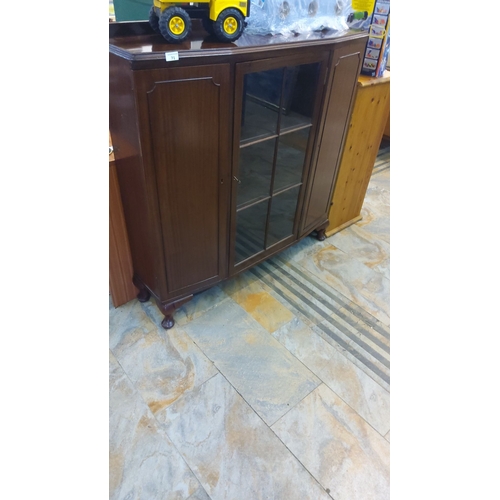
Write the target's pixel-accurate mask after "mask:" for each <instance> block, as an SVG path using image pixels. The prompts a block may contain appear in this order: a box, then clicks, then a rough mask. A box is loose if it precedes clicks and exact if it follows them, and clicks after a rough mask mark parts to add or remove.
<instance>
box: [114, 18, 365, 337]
mask: <svg viewBox="0 0 500 500" xmlns="http://www.w3.org/2000/svg"><path fill="white" fill-rule="evenodd" d="M366 40H367V35H366V34H365V33H348V34H345V35H343V36H334V35H333V34H331V35H329V34H328V33H315V34H307V35H302V36H297V37H294V38H292V39H290V38H288V39H286V38H282V37H276V36H274V37H259V36H251V35H246V34H244V35H243V36H242V37H241V38H240V39H239V40H238V41H237V42H236V43H234V44H222V43H218V42H216V41H215V39H213V38H211V37H210V36H209V35H208V34H206V33H205V32H204V31H203V30H202V29H201V28H200V27H198V29H197V27H196V26H194V29H193V34H192V36H191V39H190V40H188V41H186V42H184V43H183V44H180V45H171V44H167V43H166V42H165V40H164V39H163V38H162V37H161V35H157V34H155V33H154V32H153V31H152V30H151V28H150V27H149V25H148V23H146V22H135V23H112V24H110V64H109V71H110V73H109V83H110V93H109V105H110V115H109V129H110V133H111V138H112V141H113V146H114V154H115V162H116V170H117V174H118V181H119V184H120V192H121V197H122V203H123V210H124V214H125V220H126V224H127V231H128V235H129V242H130V250H131V254H132V263H133V272H134V277H133V281H134V284H135V286H136V287H137V288H138V290H139V295H138V299H139V300H141V301H146V300H149V298H150V297H151V296H152V297H154V299H155V300H156V302H157V304H158V307H159V308H160V309H161V311H162V313H163V314H164V316H165V319H164V320H163V322H162V326H163V327H164V328H171V327H172V326H173V325H174V319H173V313H174V311H175V309H176V308H178V307H179V306H180V305H182V304H183V303H185V302H186V301H188V300H190V299H191V298H192V297H193V294H195V293H198V292H201V291H203V290H205V289H208V288H210V287H211V286H214V285H215V284H217V283H219V282H221V281H223V280H225V279H228V278H231V277H233V276H235V275H236V274H238V273H241V272H242V271H244V270H246V269H248V268H250V267H251V266H254V265H256V264H258V263H259V262H261V261H263V260H264V259H267V258H268V257H270V256H272V255H274V254H276V253H277V252H279V251H281V250H283V249H285V248H287V247H289V246H290V245H293V244H294V243H296V242H297V241H298V240H300V239H302V238H304V237H306V236H307V235H309V234H312V233H315V234H316V236H317V237H318V238H319V239H324V238H325V229H326V227H327V226H328V213H329V211H330V205H331V197H332V192H333V187H334V182H335V178H336V173H337V169H338V163H339V157H340V154H341V152H342V147H343V143H344V137H345V135H346V130H347V127H348V123H349V119H350V114H351V108H352V103H353V100H354V96H355V92H356V84H357V79H358V75H359V72H360V68H361V64H362V55H363V53H364V49H365V45H366Z"/></svg>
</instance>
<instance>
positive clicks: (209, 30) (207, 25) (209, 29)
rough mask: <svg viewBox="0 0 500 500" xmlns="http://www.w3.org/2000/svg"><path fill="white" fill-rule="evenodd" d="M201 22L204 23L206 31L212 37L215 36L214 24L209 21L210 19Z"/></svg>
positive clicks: (206, 18) (205, 18)
mask: <svg viewBox="0 0 500 500" xmlns="http://www.w3.org/2000/svg"><path fill="white" fill-rule="evenodd" d="M201 22H202V23H203V28H205V31H206V32H207V33H209V34H210V35H213V34H214V22H213V21H212V20H211V19H209V18H208V17H204V18H203V19H202V20H201Z"/></svg>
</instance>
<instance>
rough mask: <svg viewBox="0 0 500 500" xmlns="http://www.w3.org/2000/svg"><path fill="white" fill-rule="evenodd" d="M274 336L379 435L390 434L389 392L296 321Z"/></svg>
mask: <svg viewBox="0 0 500 500" xmlns="http://www.w3.org/2000/svg"><path fill="white" fill-rule="evenodd" d="M273 336H274V337H275V338H276V339H278V340H279V341H280V342H281V343H282V344H283V345H284V346H285V347H286V348H287V349H288V350H289V351H290V352H291V353H292V354H293V355H294V356H295V357H297V358H298V359H299V360H300V361H302V363H304V365H306V366H307V367H308V368H309V369H310V370H311V371H312V372H313V373H314V374H315V375H317V376H318V377H319V378H320V379H321V380H322V381H323V382H324V383H325V384H326V385H327V386H328V387H329V388H330V389H332V391H334V392H335V393H336V394H337V395H338V396H340V397H341V398H342V399H343V400H344V401H345V402H346V403H347V404H348V405H349V406H351V408H353V409H354V410H355V411H356V412H357V413H358V414H359V415H361V416H362V417H363V418H364V419H365V420H366V421H367V422H368V423H369V424H370V425H371V426H372V427H373V428H374V429H375V430H377V431H378V432H379V433H380V434H381V435H382V436H384V435H385V434H386V433H387V432H388V431H389V426H390V415H389V399H390V396H389V393H388V392H387V391H386V390H385V389H383V388H382V387H381V386H380V385H379V384H377V383H376V382H375V381H374V380H373V379H372V378H370V377H369V376H368V375H367V374H366V373H365V372H363V371H362V370H361V369H360V368H358V367H357V366H356V365H355V364H354V363H352V362H351V361H350V360H348V359H347V358H346V357H345V356H344V355H343V354H341V353H340V352H339V351H338V350H337V349H335V348H334V347H332V346H331V345H330V344H329V343H327V342H326V341H325V340H324V339H323V338H321V337H320V336H319V335H318V334H316V333H315V332H313V331H312V330H311V329H310V328H309V327H308V326H306V325H305V324H304V323H302V322H301V321H300V320H298V319H294V320H292V321H291V322H290V323H288V324H287V325H285V326H283V327H282V328H280V329H279V330H277V331H276V332H274V334H273Z"/></svg>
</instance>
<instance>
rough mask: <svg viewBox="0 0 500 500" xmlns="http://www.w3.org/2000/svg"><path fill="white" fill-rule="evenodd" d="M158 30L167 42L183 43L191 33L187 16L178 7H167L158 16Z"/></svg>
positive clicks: (189, 20)
mask: <svg viewBox="0 0 500 500" xmlns="http://www.w3.org/2000/svg"><path fill="white" fill-rule="evenodd" d="M159 29H160V33H161V34H162V36H163V38H165V40H167V41H168V42H172V43H180V42H183V41H184V40H185V39H186V38H187V36H188V35H189V33H190V31H191V19H190V18H189V14H188V13H187V12H186V11H185V10H184V9H181V8H180V7H169V8H168V9H165V10H164V11H163V12H162V14H161V16H160V21H159Z"/></svg>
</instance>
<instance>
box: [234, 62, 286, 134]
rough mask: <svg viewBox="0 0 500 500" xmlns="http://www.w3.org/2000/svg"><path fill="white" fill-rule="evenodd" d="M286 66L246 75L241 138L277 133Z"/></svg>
mask: <svg viewBox="0 0 500 500" xmlns="http://www.w3.org/2000/svg"><path fill="white" fill-rule="evenodd" d="M283 73H284V68H280V69H273V70H269V71H260V72H258V73H249V74H247V75H245V80H244V87H243V92H244V96H243V110H242V116H241V140H244V139H251V138H256V137H260V136H263V135H272V134H276V133H277V126H278V111H279V106H280V99H281V87H282V84H283Z"/></svg>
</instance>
